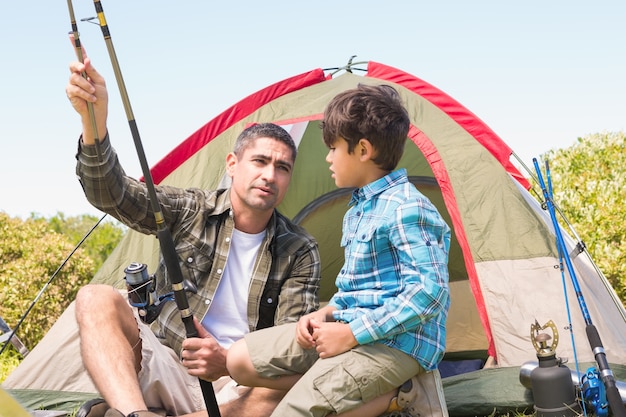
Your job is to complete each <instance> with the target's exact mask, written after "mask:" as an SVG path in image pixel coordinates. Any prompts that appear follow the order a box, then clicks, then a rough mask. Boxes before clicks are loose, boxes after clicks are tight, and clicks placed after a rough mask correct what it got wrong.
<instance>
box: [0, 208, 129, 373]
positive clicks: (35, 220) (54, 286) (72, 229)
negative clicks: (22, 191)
mask: <svg viewBox="0 0 626 417" xmlns="http://www.w3.org/2000/svg"><path fill="white" fill-rule="evenodd" d="M97 220H98V219H97V218H96V217H94V216H88V215H83V216H79V217H69V218H65V217H64V216H63V215H62V214H57V215H56V216H54V217H52V218H50V219H49V220H48V219H44V218H41V217H37V216H34V215H32V216H31V217H30V218H28V219H26V220H22V219H19V218H11V217H9V216H8V215H7V214H5V213H3V212H0V316H2V318H3V319H4V320H5V321H6V322H7V324H8V325H9V326H10V327H12V328H14V327H15V326H16V325H17V324H18V323H19V321H20V319H21V318H22V317H23V316H24V315H25V314H26V313H27V311H28V309H29V308H30V307H31V306H32V309H31V310H30V311H29V312H28V314H27V316H26V318H25V319H24V321H23V322H22V324H21V325H20V328H19V330H18V337H19V338H20V339H21V340H22V342H23V343H24V344H25V345H26V347H27V348H29V349H32V348H33V347H34V346H35V345H36V344H37V343H38V342H39V340H41V338H42V337H43V336H44V335H45V334H46V333H47V332H48V330H49V329H50V327H51V326H52V324H54V322H55V321H56V320H57V319H58V318H59V316H60V315H61V313H62V312H63V311H65V309H66V308H67V306H68V305H69V304H70V302H71V301H72V300H73V299H74V298H75V296H76V293H77V292H78V289H79V288H80V287H81V286H83V285H85V284H87V283H88V282H89V281H90V280H91V278H92V277H93V275H94V273H95V271H96V270H97V268H98V267H99V266H100V265H101V264H102V262H103V261H104V259H106V257H107V256H108V254H109V253H110V252H111V251H112V249H113V248H114V247H115V246H116V245H117V243H118V242H119V240H120V239H121V237H122V235H123V233H124V229H123V228H122V227H121V226H118V225H116V224H114V223H110V222H107V223H102V224H100V225H99V226H98V228H97V229H96V230H95V231H94V232H93V233H92V234H91V235H90V236H89V237H88V238H87V240H85V242H83V244H82V245H81V246H80V248H79V249H78V250H76V252H75V253H74V254H73V255H72V256H71V257H69V259H68V260H67V263H65V264H63V262H64V261H65V260H66V258H68V256H69V255H70V254H71V253H72V251H73V250H74V248H75V247H76V246H77V244H78V242H79V241H80V240H81V238H82V237H83V236H84V235H86V233H87V232H88V231H89V230H90V229H91V228H92V227H93V226H94V225H95V224H96V223H97ZM55 273H56V275H55ZM12 349H13V347H12V346H10V347H7V349H6V351H5V352H4V353H3V355H2V356H3V357H2V358H0V369H1V370H2V374H0V381H2V380H4V377H6V376H7V375H8V373H9V368H10V369H12V368H11V365H12V364H13V363H14V356H13V355H12V354H13V353H15V355H17V353H16V352H15V351H13V352H9V355H7V352H8V351H10V350H12ZM5 373H6V375H5Z"/></svg>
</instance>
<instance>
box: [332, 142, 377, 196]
mask: <svg viewBox="0 0 626 417" xmlns="http://www.w3.org/2000/svg"><path fill="white" fill-rule="evenodd" d="M358 150H359V145H357V147H356V148H355V150H354V152H353V153H348V142H346V140H345V139H343V138H341V137H340V138H337V139H336V140H335V142H334V143H333V144H332V146H331V147H330V149H329V151H328V155H326V162H328V163H329V164H330V167H329V168H328V169H330V171H331V172H332V178H333V179H334V180H335V185H336V186H337V187H339V188H348V187H362V186H364V185H365V184H367V182H363V175H362V171H363V163H362V161H361V159H360V157H359V152H358Z"/></svg>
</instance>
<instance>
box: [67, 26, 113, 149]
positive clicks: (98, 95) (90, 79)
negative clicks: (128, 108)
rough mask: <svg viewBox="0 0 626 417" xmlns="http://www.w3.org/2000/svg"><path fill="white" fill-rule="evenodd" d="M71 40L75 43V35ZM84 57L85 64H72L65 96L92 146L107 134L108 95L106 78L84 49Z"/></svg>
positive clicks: (84, 136) (84, 138)
mask: <svg viewBox="0 0 626 417" xmlns="http://www.w3.org/2000/svg"><path fill="white" fill-rule="evenodd" d="M70 40H71V41H72V43H73V41H74V36H73V35H70ZM83 57H84V63H81V62H78V61H76V62H72V63H71V64H70V79H69V82H68V83H67V86H66V87H65V94H66V95H67V98H68V99H69V100H70V103H71V104H72V107H74V110H76V112H77V113H78V114H79V115H80V117H81V121H82V123H83V142H84V143H85V144H89V145H90V144H93V142H94V138H95V137H96V136H97V137H98V138H100V139H101V138H103V137H104V135H105V134H106V120H107V112H108V108H107V106H108V93H107V89H106V83H105V81H104V78H103V77H102V76H101V75H100V74H99V73H98V71H96V69H95V68H94V67H93V66H92V65H91V60H90V59H89V58H88V57H87V54H86V52H85V50H84V48H83ZM87 103H91V104H92V105H93V110H94V116H95V121H96V126H97V130H98V132H97V135H96V132H94V129H93V124H92V122H91V117H90V115H89V111H88V106H87Z"/></svg>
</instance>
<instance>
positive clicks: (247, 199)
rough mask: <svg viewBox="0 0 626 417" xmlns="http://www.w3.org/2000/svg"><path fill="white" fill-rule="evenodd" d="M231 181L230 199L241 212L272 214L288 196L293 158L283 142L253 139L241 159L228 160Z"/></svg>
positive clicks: (271, 139) (233, 157) (227, 167)
mask: <svg viewBox="0 0 626 417" xmlns="http://www.w3.org/2000/svg"><path fill="white" fill-rule="evenodd" d="M226 169H227V172H228V175H230V177H231V178H232V185H231V200H232V202H233V208H235V209H239V210H253V211H261V212H263V211H265V212H267V211H272V210H274V208H275V207H276V206H278V205H279V204H280V202H281V201H282V200H283V197H284V196H285V194H286V193H287V188H288V187H289V182H290V180H291V173H292V171H293V155H292V152H291V149H290V148H289V147H288V146H287V145H286V144H284V143H282V142H281V141H279V140H276V139H273V138H267V137H264V138H258V139H256V140H254V141H253V142H252V143H251V144H250V145H249V146H248V147H247V148H246V149H245V150H244V151H243V152H242V153H241V155H240V156H237V155H235V154H234V153H232V152H231V153H230V154H228V156H227V158H226Z"/></svg>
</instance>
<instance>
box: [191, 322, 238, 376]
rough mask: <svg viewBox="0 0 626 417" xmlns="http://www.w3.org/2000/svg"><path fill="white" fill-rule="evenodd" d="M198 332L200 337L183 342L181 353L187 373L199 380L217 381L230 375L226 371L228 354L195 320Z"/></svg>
mask: <svg viewBox="0 0 626 417" xmlns="http://www.w3.org/2000/svg"><path fill="white" fill-rule="evenodd" d="M193 322H194V324H195V326H196V330H197V331H198V337H192V338H188V339H185V340H183V350H182V353H181V358H182V364H183V365H184V366H185V367H186V368H187V373H188V374H189V375H192V376H197V377H198V378H201V379H204V380H207V381H215V380H216V379H218V378H219V377H221V376H224V375H228V371H227V370H226V353H227V350H226V349H224V348H223V347H221V346H220V345H219V343H217V341H216V340H215V339H214V338H213V336H211V334H210V333H209V332H208V331H207V330H206V329H205V328H204V327H202V324H200V322H199V321H198V319H196V318H195V317H194V318H193Z"/></svg>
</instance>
